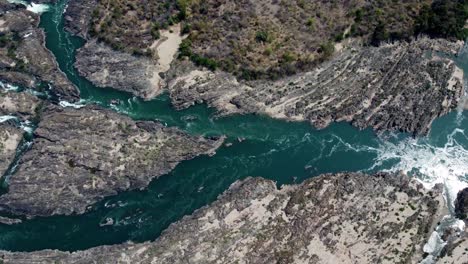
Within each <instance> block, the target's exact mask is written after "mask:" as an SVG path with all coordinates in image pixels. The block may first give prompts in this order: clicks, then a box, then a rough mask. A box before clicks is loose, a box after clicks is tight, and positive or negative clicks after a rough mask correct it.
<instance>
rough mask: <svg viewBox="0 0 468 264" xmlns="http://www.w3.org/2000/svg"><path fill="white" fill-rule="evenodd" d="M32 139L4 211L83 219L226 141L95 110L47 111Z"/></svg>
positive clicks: (1, 201) (2, 202)
mask: <svg viewBox="0 0 468 264" xmlns="http://www.w3.org/2000/svg"><path fill="white" fill-rule="evenodd" d="M34 136H35V139H34V141H33V145H32V147H31V149H30V150H29V151H27V152H26V153H25V154H24V155H23V156H22V157H21V159H20V161H19V169H18V171H17V172H16V173H15V175H14V176H13V177H11V179H10V181H9V183H8V193H6V194H5V195H2V196H0V210H1V211H7V212H10V213H15V214H21V215H28V216H47V215H54V214H61V215H66V214H72V213H83V212H85V210H86V208H87V207H88V206H89V205H92V204H93V203H95V202H97V201H99V200H101V199H102V198H103V197H106V196H110V195H114V194H116V193H117V192H121V191H124V190H131V189H140V188H144V187H146V186H147V185H148V183H149V182H150V181H151V179H153V178H155V177H158V176H161V175H163V174H166V173H168V172H169V171H171V170H172V169H173V168H174V167H175V166H176V165H177V164H178V163H179V162H181V161H183V160H187V159H192V158H194V157H195V156H197V155H201V154H213V153H214V152H215V150H216V149H217V148H218V147H219V146H220V145H221V144H222V142H223V140H222V139H205V138H202V137H194V136H189V135H187V134H185V133H183V132H181V131H179V130H177V129H174V128H166V127H164V126H163V125H161V124H159V123H157V122H149V121H146V122H145V121H142V122H136V121H133V120H132V119H130V118H129V117H126V116H122V115H119V114H117V113H115V112H113V111H109V110H105V109H100V108H99V107H93V106H88V107H84V108H81V109H74V108H64V109H63V108H60V107H57V106H53V105H50V106H48V107H47V108H46V109H45V110H44V112H43V113H42V114H41V121H40V122H39V124H38V127H37V129H36V131H35V132H34Z"/></svg>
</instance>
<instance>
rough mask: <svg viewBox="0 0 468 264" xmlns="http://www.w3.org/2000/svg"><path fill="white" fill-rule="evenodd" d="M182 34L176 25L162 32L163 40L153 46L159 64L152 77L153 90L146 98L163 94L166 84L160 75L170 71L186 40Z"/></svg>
mask: <svg viewBox="0 0 468 264" xmlns="http://www.w3.org/2000/svg"><path fill="white" fill-rule="evenodd" d="M180 32H181V27H180V24H177V25H174V26H172V27H170V28H169V29H168V30H162V31H161V38H160V39H159V40H157V41H155V42H154V43H153V45H151V49H152V50H153V51H154V52H155V53H156V56H157V64H156V71H153V72H152V77H151V78H150V83H151V87H152V89H151V91H150V92H149V94H148V95H147V96H146V97H147V98H154V97H156V96H157V95H159V94H160V93H161V91H162V87H163V86H164V85H165V82H164V80H163V79H162V78H161V76H160V74H161V73H165V72H167V71H168V70H169V69H170V67H171V63H172V61H173V60H174V58H175V55H176V54H177V51H178V50H179V46H180V44H181V43H182V40H183V39H184V38H186V36H181V35H180ZM150 68H151V69H150V70H153V69H152V67H150Z"/></svg>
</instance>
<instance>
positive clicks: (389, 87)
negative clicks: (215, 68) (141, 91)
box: [168, 38, 463, 135]
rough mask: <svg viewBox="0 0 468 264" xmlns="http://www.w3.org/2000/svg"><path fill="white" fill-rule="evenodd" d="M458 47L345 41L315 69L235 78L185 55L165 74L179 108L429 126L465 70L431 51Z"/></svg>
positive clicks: (458, 91)
mask: <svg viewBox="0 0 468 264" xmlns="http://www.w3.org/2000/svg"><path fill="white" fill-rule="evenodd" d="M461 47H462V43H461V42H459V43H452V42H449V41H445V40H433V39H428V38H421V39H418V40H415V41H413V42H411V43H406V42H396V43H392V44H385V45H382V46H380V47H357V48H349V49H345V50H344V51H343V52H342V53H340V54H339V55H337V56H336V57H335V58H334V59H332V60H331V61H329V62H327V63H324V64H322V65H321V66H320V67H319V68H317V69H316V70H314V71H311V72H307V73H303V74H298V75H295V76H292V77H288V78H285V79H281V80H279V81H274V82H266V81H257V82H247V83H245V82H239V81H238V80H237V79H236V78H235V77H233V76H232V75H229V74H227V73H223V72H210V71H207V70H200V69H197V68H195V67H193V66H192V65H191V63H188V62H187V61H185V62H182V63H180V64H179V65H178V66H177V67H173V68H174V69H173V70H172V71H171V72H170V74H168V83H169V87H168V89H169V92H170V96H171V98H172V100H173V103H174V105H175V107H176V108H177V109H183V108H187V107H189V106H191V105H193V104H196V103H202V102H205V103H207V104H208V105H209V106H211V107H215V108H216V109H218V110H219V112H220V114H222V115H225V114H233V113H260V114H266V115H269V116H271V117H274V118H281V119H286V120H294V121H304V120H305V121H310V122H311V123H312V124H313V125H314V126H315V127H317V128H324V127H326V126H328V125H329V124H330V123H331V122H335V121H336V122H339V121H347V122H351V123H352V124H353V125H354V126H356V127H358V128H366V127H372V128H374V129H375V130H378V131H382V130H397V131H404V132H409V133H412V134H418V135H419V134H426V133H427V132H428V131H429V128H430V125H431V123H432V121H433V120H434V119H435V118H437V117H439V116H441V115H444V114H446V113H447V112H449V111H450V110H452V109H453V108H455V107H456V106H457V104H458V101H459V100H460V97H461V96H462V95H463V72H462V71H461V69H459V68H458V67H457V66H456V65H455V63H454V62H453V61H451V60H449V59H447V58H442V57H440V56H438V55H437V54H436V52H448V53H449V54H456V53H457V51H458V50H459V49H460V48H461Z"/></svg>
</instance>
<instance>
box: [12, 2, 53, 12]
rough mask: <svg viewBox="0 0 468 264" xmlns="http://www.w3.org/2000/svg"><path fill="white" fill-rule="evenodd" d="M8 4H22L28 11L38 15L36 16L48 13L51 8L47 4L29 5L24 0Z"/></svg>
mask: <svg viewBox="0 0 468 264" xmlns="http://www.w3.org/2000/svg"><path fill="white" fill-rule="evenodd" d="M8 2H10V3H13V4H21V5H24V6H25V7H26V9H27V10H29V11H31V12H33V13H36V14H42V13H44V12H47V11H48V10H49V6H48V5H46V4H36V3H28V2H26V1H23V0H8Z"/></svg>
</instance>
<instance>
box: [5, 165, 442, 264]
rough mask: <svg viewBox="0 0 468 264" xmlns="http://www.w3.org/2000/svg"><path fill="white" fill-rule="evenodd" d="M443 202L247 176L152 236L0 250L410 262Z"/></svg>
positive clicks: (329, 181)
mask: <svg viewBox="0 0 468 264" xmlns="http://www.w3.org/2000/svg"><path fill="white" fill-rule="evenodd" d="M443 207H444V201H443V197H442V195H441V188H438V187H437V188H436V189H434V190H432V191H429V190H426V189H424V188H423V187H422V186H421V185H420V184H418V183H416V182H415V181H412V180H410V179H409V178H408V177H407V176H405V175H390V174H384V173H380V174H376V175H373V176H369V175H364V174H360V173H340V174H336V175H331V174H329V175H323V176H319V177H317V178H312V179H309V180H307V181H305V182H304V183H302V184H300V185H289V186H283V187H282V188H281V189H277V187H276V184H275V182H273V181H270V180H265V179H262V178H247V179H246V180H243V181H238V182H236V183H234V184H233V185H232V186H231V187H230V188H229V189H228V190H227V191H225V192H224V194H222V195H221V196H220V197H219V198H218V200H217V201H215V202H214V203H212V204H211V205H209V206H205V207H203V208H201V209H199V210H197V211H196V212H195V213H193V214H192V215H191V216H186V217H184V218H183V219H182V220H180V221H179V222H176V223H174V224H172V225H171V226H170V227H169V228H168V229H167V230H166V231H164V232H163V234H162V235H161V236H160V237H159V238H158V239H157V240H156V241H154V242H146V243H140V244H131V243H126V244H122V245H114V246H100V247H96V248H92V249H89V250H85V251H78V252H74V253H68V252H60V251H53V250H45V251H38V252H31V253H9V252H0V256H2V255H3V261H4V263H49V262H55V263H340V262H344V263H416V262H418V261H420V260H422V258H423V251H422V247H423V245H424V244H425V242H426V240H427V237H428V235H429V234H430V232H432V230H433V229H432V228H433V226H434V223H436V222H437V221H438V220H439V217H440V216H441V215H440V213H441V212H442V211H441V210H442V208H443ZM0 259H1V258H0Z"/></svg>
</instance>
